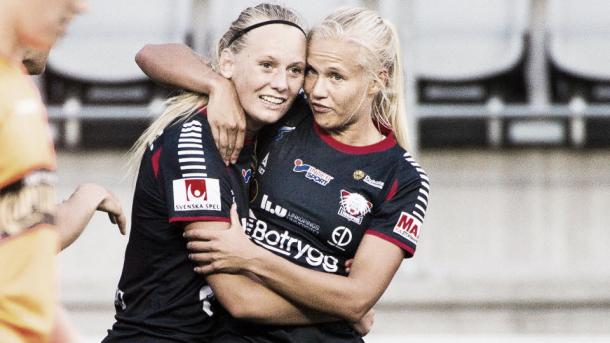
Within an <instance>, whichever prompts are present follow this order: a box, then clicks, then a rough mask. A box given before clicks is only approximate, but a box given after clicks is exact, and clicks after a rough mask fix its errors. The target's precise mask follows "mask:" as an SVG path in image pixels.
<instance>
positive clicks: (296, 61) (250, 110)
mask: <svg viewBox="0 0 610 343" xmlns="http://www.w3.org/2000/svg"><path fill="white" fill-rule="evenodd" d="M244 38H245V39H246V42H245V43H246V46H245V47H244V48H243V49H241V50H240V51H239V52H238V53H233V52H231V51H229V49H225V50H224V51H223V52H222V54H221V57H220V63H219V64H220V71H221V73H222V75H223V76H225V77H227V78H230V79H231V80H232V81H233V84H234V85H235V90H236V91H237V94H238V97H239V101H240V102H241V105H242V107H243V108H244V110H245V112H246V113H247V114H248V116H249V119H250V122H254V125H258V126H262V125H265V124H270V123H274V122H276V121H278V120H279V119H280V118H281V117H282V116H283V115H284V114H285V113H286V112H287V111H288V109H289V108H290V106H291V105H292V103H293V102H294V100H295V98H296V96H297V94H298V92H299V90H300V89H301V88H302V86H303V77H304V72H305V49H306V41H305V36H304V35H303V33H302V32H301V31H300V30H299V29H297V28H294V27H291V26H288V25H282V24H271V25H265V26H261V27H259V28H256V29H254V30H252V31H250V32H248V33H247V34H246V36H245V37H244ZM255 129H256V128H255Z"/></svg>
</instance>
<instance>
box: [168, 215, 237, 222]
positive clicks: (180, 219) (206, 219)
mask: <svg viewBox="0 0 610 343" xmlns="http://www.w3.org/2000/svg"><path fill="white" fill-rule="evenodd" d="M169 222H170V223H176V222H225V223H230V222H231V218H229V217H211V216H199V217H172V218H169Z"/></svg>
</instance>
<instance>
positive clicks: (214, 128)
mask: <svg viewBox="0 0 610 343" xmlns="http://www.w3.org/2000/svg"><path fill="white" fill-rule="evenodd" d="M208 120H209V121H210V128H211V129H212V137H214V144H215V145H216V148H217V149H218V151H222V149H221V146H220V128H219V127H218V125H217V124H216V123H212V119H211V118H208ZM221 155H222V154H221Z"/></svg>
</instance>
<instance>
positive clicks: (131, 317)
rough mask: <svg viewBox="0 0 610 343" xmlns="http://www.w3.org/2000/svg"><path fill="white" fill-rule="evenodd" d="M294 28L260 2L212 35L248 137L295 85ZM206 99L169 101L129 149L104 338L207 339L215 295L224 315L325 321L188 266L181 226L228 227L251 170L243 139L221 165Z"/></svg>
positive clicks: (299, 53) (283, 104)
mask: <svg viewBox="0 0 610 343" xmlns="http://www.w3.org/2000/svg"><path fill="white" fill-rule="evenodd" d="M301 26H302V24H301V22H300V19H299V17H298V16H296V15H295V14H294V13H293V12H292V11H290V10H288V9H286V8H284V7H282V6H279V5H270V4H261V5H258V6H256V7H251V8H247V9H246V10H244V11H243V12H242V13H241V14H240V16H239V17H238V19H237V20H236V21H234V22H233V23H232V25H231V27H230V29H229V30H228V31H227V32H226V33H225V35H224V36H223V37H222V38H221V40H220V42H219V49H218V52H219V56H218V71H219V73H220V74H221V75H222V76H223V77H224V78H227V79H230V80H231V82H232V84H233V85H234V86H235V89H236V91H237V94H238V97H239V101H240V103H241V106H243V108H244V110H245V111H246V113H247V114H248V115H247V117H246V122H247V139H249V140H251V139H252V138H253V137H254V135H255V134H256V132H257V131H258V130H259V129H260V128H261V127H262V126H263V125H267V124H271V123H274V122H276V121H277V120H279V119H280V118H281V117H282V116H283V115H284V114H285V112H286V111H287V110H288V109H289V108H290V107H291V105H292V103H293V102H294V100H295V98H296V96H297V93H298V92H299V90H300V89H301V86H302V82H303V78H304V71H305V47H306V37H305V33H304V31H303V29H302V28H301ZM206 104H207V98H206V97H202V96H199V95H196V94H185V95H181V96H178V97H175V98H172V99H170V102H169V106H168V108H167V110H166V111H165V112H164V113H163V114H162V116H161V117H160V118H159V119H157V120H156V121H155V122H154V123H153V124H152V125H151V126H150V127H149V128H148V129H147V130H146V132H145V133H144V134H143V135H142V137H140V139H139V140H138V142H137V143H136V144H135V146H134V149H133V151H134V153H133V156H134V157H135V158H137V159H141V162H140V166H139V172H138V178H137V181H136V189H135V195H134V202H133V213H132V230H131V237H130V240H129V243H128V246H127V250H126V253H125V262H124V266H123V272H122V275H121V279H120V281H119V287H118V290H117V294H116V298H115V307H116V311H117V312H116V323H115V324H114V325H113V327H112V329H111V330H109V331H108V336H107V337H106V339H105V340H104V342H118V341H123V342H151V341H154V342H170V341H171V342H175V341H179V342H206V341H210V340H211V339H212V338H213V337H214V336H215V335H216V331H217V329H219V328H222V327H221V326H220V325H219V323H222V321H223V315H222V309H221V308H217V307H216V306H214V301H213V300H214V297H215V298H216V299H218V300H219V302H220V303H221V304H222V305H223V306H224V307H225V308H226V309H227V310H228V312H229V313H230V314H231V315H232V316H234V317H237V318H245V319H248V320H252V321H258V322H262V323H276V324H309V323H313V322H319V321H324V320H326V321H329V320H332V318H330V317H329V316H323V315H318V314H317V313H313V312H311V311H307V310H302V309H300V308H299V307H297V306H295V305H293V304H292V303H290V302H289V301H287V300H285V299H284V298H282V297H280V296H278V295H277V294H275V293H273V292H272V291H269V290H268V289H266V288H265V287H263V286H262V285H260V284H259V283H257V282H254V281H253V280H251V279H250V278H248V277H245V276H242V275H228V274H217V275H209V276H208V277H207V279H204V278H202V277H201V276H199V275H197V274H196V273H195V272H194V271H193V267H194V265H193V264H192V262H191V261H190V260H189V259H188V252H187V250H186V240H185V239H184V238H183V233H184V232H185V231H186V232H188V231H191V230H199V229H200V230H206V231H207V230H211V231H214V230H218V229H226V228H228V227H229V221H230V220H229V209H230V207H231V205H232V203H234V202H235V203H237V204H239V207H240V208H241V209H242V215H243V216H246V215H247V185H248V184H249V183H250V182H251V177H252V173H253V170H252V166H251V160H250V156H251V154H252V149H253V145H252V144H249V143H247V144H246V147H245V148H244V150H243V151H242V153H241V155H240V156H239V158H238V160H237V163H235V164H234V165H231V166H230V167H226V166H225V164H224V163H223V159H222V157H221V155H220V153H219V152H218V150H217V149H216V146H215V144H214V140H213V137H212V132H211V128H210V125H209V123H208V120H207V117H206V109H207V108H206V106H205V105H206ZM219 313H221V315H220V316H219ZM314 314H315V315H316V316H315V317H313V315H314ZM312 318H313V319H312Z"/></svg>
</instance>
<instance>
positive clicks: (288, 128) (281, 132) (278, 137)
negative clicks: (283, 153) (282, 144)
mask: <svg viewBox="0 0 610 343" xmlns="http://www.w3.org/2000/svg"><path fill="white" fill-rule="evenodd" d="M295 128H296V127H294V126H282V127H280V128H279V130H278V131H277V134H276V135H275V137H273V141H274V142H278V141H281V140H282V139H284V135H286V134H287V133H290V132H292V131H294V129H295Z"/></svg>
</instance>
